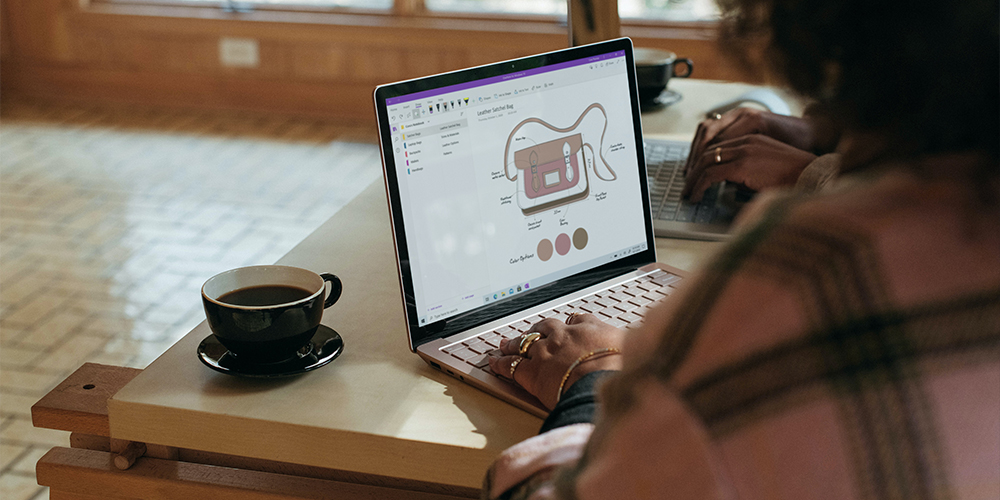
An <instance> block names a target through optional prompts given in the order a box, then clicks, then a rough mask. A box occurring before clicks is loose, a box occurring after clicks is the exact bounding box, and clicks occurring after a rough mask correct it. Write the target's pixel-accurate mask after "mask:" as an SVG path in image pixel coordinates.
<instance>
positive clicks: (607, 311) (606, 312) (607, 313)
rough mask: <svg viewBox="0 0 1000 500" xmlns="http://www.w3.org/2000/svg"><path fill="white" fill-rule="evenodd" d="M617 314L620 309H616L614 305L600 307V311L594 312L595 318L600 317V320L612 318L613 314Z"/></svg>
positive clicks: (619, 312)
mask: <svg viewBox="0 0 1000 500" xmlns="http://www.w3.org/2000/svg"><path fill="white" fill-rule="evenodd" d="M619 314H621V311H619V310H618V309H615V308H614V307H605V308H604V309H601V310H600V311H595V312H594V316H597V319H600V320H607V319H608V318H614V317H615V316H618V315H619Z"/></svg>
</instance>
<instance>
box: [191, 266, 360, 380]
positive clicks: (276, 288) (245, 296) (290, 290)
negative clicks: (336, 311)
mask: <svg viewBox="0 0 1000 500" xmlns="http://www.w3.org/2000/svg"><path fill="white" fill-rule="evenodd" d="M327 283H330V292H329V294H327V293H325V292H326V284H327ZM343 289H344V288H343V284H342V283H341V281H340V278H338V277H337V276H335V275H333V274H330V273H322V274H316V273H314V272H312V271H309V270H307V269H301V268H298V267H290V266H250V267H240V268H237V269H231V270H229V271H225V272H222V273H219V274H217V275H215V276H213V277H211V278H209V279H208V281H206V282H205V284H204V285H203V286H202V287H201V301H202V304H203V305H204V306H205V316H206V317H207V318H208V326H209V328H211V330H212V333H213V334H215V337H216V338H217V339H218V340H219V342H220V343H222V345H223V346H225V347H226V349H228V350H229V352H230V354H233V355H235V356H236V359H238V360H240V361H246V362H250V363H273V362H278V361H283V360H286V359H289V358H291V357H292V356H294V355H295V353H296V352H297V351H298V350H299V349H301V348H302V347H304V346H305V345H306V344H308V343H309V340H310V339H311V338H312V337H313V335H315V334H316V329H317V328H319V324H320V320H321V319H322V318H323V310H324V309H326V308H328V307H330V306H332V305H333V304H335V303H336V302H337V300H338V299H340V294H341V292H343ZM324 296H325V299H324Z"/></svg>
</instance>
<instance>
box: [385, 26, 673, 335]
mask: <svg viewBox="0 0 1000 500" xmlns="http://www.w3.org/2000/svg"><path fill="white" fill-rule="evenodd" d="M582 49H583V50H582ZM630 49H631V45H630V43H629V41H628V40H617V41H613V42H609V43H603V44H597V45H595V46H588V47H582V48H579V49H570V50H567V51H561V52H556V53H552V54H546V55H542V56H534V57H532V58H526V59H522V60H517V61H508V62H506V63H500V64H497V65H491V66H486V67H481V68H473V69H471V70H464V71H461V72H457V73H451V74H447V75H440V76H437V77H430V78H428V79H424V80H422V81H421V80H417V81H414V82H404V83H403V84H394V85H390V86H384V87H380V88H379V89H378V90H377V91H376V103H377V105H376V107H377V109H378V112H379V122H380V133H381V135H382V142H383V151H384V158H383V161H384V168H385V170H386V180H387V185H388V189H389V192H390V201H391V204H392V205H393V206H392V212H393V214H392V215H393V222H394V229H395V236H396V241H397V251H398V252H399V257H400V264H401V266H400V268H401V275H402V276H401V277H402V280H403V284H404V292H405V295H406V302H407V314H408V316H409V322H410V327H411V328H410V329H411V337H413V339H414V340H416V338H417V337H428V336H436V335H434V334H435V333H438V334H441V333H445V334H448V333H454V330H456V329H457V328H468V327H471V326H474V325H475V324H477V323H478V324H482V323H485V322H487V321H491V320H493V319H496V318H497V317H500V316H503V315H505V314H508V313H510V312H512V311H513V310H517V309H518V308H524V307H530V306H531V305H532V304H536V303H540V302H541V301H544V300H548V298H551V297H553V296H558V294H560V293H568V292H570V291H572V288H576V289H580V288H583V287H585V286H588V285H589V284H592V283H593V282H595V280H599V279H602V278H601V277H602V276H603V277H604V278H603V279H606V278H607V277H610V276H606V275H607V274H608V273H613V272H621V270H622V267H631V268H635V267H638V266H639V265H642V264H645V263H648V262H651V261H652V260H654V258H651V255H652V252H653V250H652V246H653V245H652V233H651V229H650V226H649V221H648V217H647V216H645V214H647V213H648V201H647V200H648V198H647V195H646V192H645V189H646V187H645V183H644V182H641V180H642V179H643V176H644V175H645V172H644V169H643V162H642V148H641V136H640V127H639V122H638V111H637V109H638V108H637V103H636V95H635V80H634V73H633V69H632V68H633V66H632V64H633V63H632V58H631V50H630ZM595 270H603V272H600V273H594V271H595ZM588 276H589V277H590V279H587V277H588ZM574 278H576V279H574ZM580 278H583V279H580ZM557 285H560V286H557ZM538 291H542V292H541V293H538ZM449 326H450V327H449ZM414 333H418V334H419V335H412V334H414Z"/></svg>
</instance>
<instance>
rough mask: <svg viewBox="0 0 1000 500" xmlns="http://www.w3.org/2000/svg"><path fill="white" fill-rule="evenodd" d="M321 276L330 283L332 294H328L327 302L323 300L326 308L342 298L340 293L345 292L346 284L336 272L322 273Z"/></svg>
mask: <svg viewBox="0 0 1000 500" xmlns="http://www.w3.org/2000/svg"><path fill="white" fill-rule="evenodd" d="M320 277H322V278H323V281H326V282H329V283H330V294H329V295H327V296H326V302H323V309H326V308H327V307H330V306H332V305H334V304H336V303H337V301H338V300H340V294H341V293H343V292H344V284H343V283H341V282H340V278H338V277H337V275H335V274H330V273H321V274H320ZM324 288H325V287H324Z"/></svg>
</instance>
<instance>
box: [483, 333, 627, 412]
mask: <svg viewBox="0 0 1000 500" xmlns="http://www.w3.org/2000/svg"><path fill="white" fill-rule="evenodd" d="M567 323H569V324H567ZM531 332H538V333H539V334H541V338H540V339H538V340H537V341H536V342H534V343H533V344H531V346H530V347H529V348H528V351H527V352H526V353H525V354H524V357H523V359H521V361H520V362H519V363H518V365H517V368H516V369H515V370H514V382H515V383H516V384H518V385H520V386H521V387H523V388H524V389H525V390H527V391H528V392H530V393H531V394H533V395H534V396H535V397H537V398H538V399H539V401H541V402H542V404H544V405H545V407H546V408H548V409H550V410H551V409H552V408H554V407H555V405H556V401H557V400H558V395H557V394H556V392H557V391H558V389H559V383H560V382H561V381H562V378H563V375H564V374H565V373H566V370H567V369H569V367H570V365H571V364H573V362H574V361H576V360H577V359H578V358H580V356H583V355H585V354H587V353H589V352H591V351H596V350H600V349H604V348H607V347H613V348H615V349H621V347H622V343H623V340H624V331H622V330H620V329H618V328H615V327H613V326H611V325H609V324H607V323H605V322H603V321H601V320H599V319H597V317H595V316H594V315H592V314H579V315H576V316H570V317H569V319H568V320H567V321H566V322H563V321H559V320H556V319H553V318H549V319H544V320H542V321H539V322H538V323H535V324H534V325H532V327H531V329H530V330H528V332H527V333H531ZM519 342H520V337H514V338H512V339H510V340H505V341H503V342H501V343H500V352H501V353H502V355H500V356H490V358H489V363H490V369H491V370H493V373H496V374H499V375H501V376H503V377H504V378H507V379H510V366H511V363H513V362H514V361H515V360H516V359H519V358H521V356H519V355H518V348H519ZM621 366H622V361H621V356H620V355H604V356H596V357H594V358H593V359H590V360H587V361H585V362H583V363H581V364H580V365H579V366H577V367H576V368H575V369H574V370H573V373H572V374H570V377H569V379H567V380H566V384H565V385H564V386H563V391H565V390H566V389H569V388H570V386H572V385H573V383H574V382H576V381H577V380H579V379H580V377H582V376H584V375H586V374H588V373H591V372H593V371H597V370H620V369H621Z"/></svg>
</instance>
